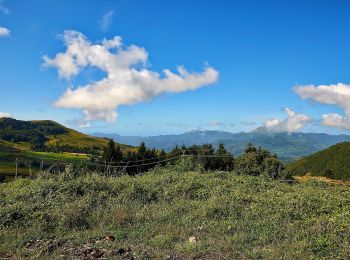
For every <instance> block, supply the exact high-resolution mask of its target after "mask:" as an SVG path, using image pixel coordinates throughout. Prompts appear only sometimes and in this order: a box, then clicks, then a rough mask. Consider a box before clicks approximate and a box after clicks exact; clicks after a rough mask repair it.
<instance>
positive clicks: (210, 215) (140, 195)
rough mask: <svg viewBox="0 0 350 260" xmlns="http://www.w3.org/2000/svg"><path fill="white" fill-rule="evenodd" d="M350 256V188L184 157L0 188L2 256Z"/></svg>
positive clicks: (45, 177)
mask: <svg viewBox="0 0 350 260" xmlns="http://www.w3.org/2000/svg"><path fill="white" fill-rule="evenodd" d="M65 256H66V257H78V258H85V259H86V258H90V259H92V258H100V257H103V258H110V259H115V258H118V257H119V258H123V259H132V257H134V258H136V259H151V258H162V259H165V258H168V259H175V258H177V259H220V258H221V259H337V258H338V259H348V258H350V189H349V188H348V187H343V186H339V185H329V184H327V183H325V182H321V181H316V180H306V181H304V182H302V183H297V182H286V181H283V180H271V179H269V178H266V177H262V176H247V175H240V174H237V173H233V172H222V171H208V172H207V171H202V170H201V169H200V168H195V167H193V165H192V166H191V165H190V166H189V165H186V164H185V163H184V162H180V163H179V164H176V165H173V166H165V167H156V168H155V169H153V170H151V171H150V172H148V173H144V174H142V175H139V176H135V177H132V176H122V177H118V178H114V177H105V176H101V175H99V174H97V173H93V172H87V171H86V170H84V169H74V167H73V166H69V167H67V169H66V171H65V172H64V173H62V174H59V175H52V174H51V175H49V174H41V175H39V176H38V177H37V178H35V179H29V178H23V179H17V180H14V181H12V182H8V183H3V184H0V257H2V258H7V257H8V258H9V257H15V258H24V257H31V258H38V257H41V258H47V259H56V258H62V257H65Z"/></svg>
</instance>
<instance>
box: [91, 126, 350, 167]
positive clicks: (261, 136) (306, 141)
mask: <svg viewBox="0 0 350 260" xmlns="http://www.w3.org/2000/svg"><path fill="white" fill-rule="evenodd" d="M92 135H93V136H98V137H107V138H113V139H114V140H115V141H116V142H118V143H122V144H128V145H133V146H137V145H139V144H140V143H141V142H145V143H146V145H147V147H150V148H156V149H164V150H165V151H170V150H171V149H173V148H174V147H175V146H176V145H178V146H181V145H183V144H184V145H186V146H190V145H193V144H196V145H201V144H205V143H210V144H212V145H214V146H218V145H219V144H220V143H223V144H225V146H226V148H227V150H229V151H230V152H231V153H233V154H234V155H235V156H237V155H238V154H239V153H241V152H242V151H243V149H244V147H245V146H246V145H247V144H248V143H253V144H254V145H257V146H262V147H264V148H266V149H268V150H270V151H272V152H274V153H276V154H277V155H278V156H279V157H280V158H281V159H283V160H285V161H291V160H294V159H297V158H300V157H303V156H307V155H310V154H313V153H315V152H318V151H320V150H323V149H326V148H328V147H329V146H331V145H334V144H337V143H340V142H345V141H350V135H329V134H325V133H301V132H298V133H288V132H273V131H269V130H268V129H266V128H264V127H259V128H257V129H255V130H253V131H251V132H239V133H230V132H225V131H215V130H204V131H201V130H193V131H189V132H186V133H183V134H178V135H175V134H172V135H158V136H122V135H118V134H103V133H94V134H92Z"/></svg>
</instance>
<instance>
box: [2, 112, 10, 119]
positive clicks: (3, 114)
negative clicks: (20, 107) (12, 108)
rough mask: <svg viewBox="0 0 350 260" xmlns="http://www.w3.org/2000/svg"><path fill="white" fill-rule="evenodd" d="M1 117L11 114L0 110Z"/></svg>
mask: <svg viewBox="0 0 350 260" xmlns="http://www.w3.org/2000/svg"><path fill="white" fill-rule="evenodd" d="M3 117H12V114H10V113H7V112H0V118H3Z"/></svg>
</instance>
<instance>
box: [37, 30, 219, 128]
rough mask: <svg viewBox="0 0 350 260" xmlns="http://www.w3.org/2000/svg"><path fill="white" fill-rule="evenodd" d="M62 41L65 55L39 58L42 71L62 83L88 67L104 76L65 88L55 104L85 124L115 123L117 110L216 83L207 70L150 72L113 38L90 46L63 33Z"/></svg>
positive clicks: (137, 53)
mask: <svg viewBox="0 0 350 260" xmlns="http://www.w3.org/2000/svg"><path fill="white" fill-rule="evenodd" d="M62 39H63V42H64V44H65V46H66V51H65V52H62V53H57V54H56V56H55V57H54V58H49V57H47V56H44V57H43V59H44V66H48V67H56V68H57V70H58V73H59V75H60V76H61V77H63V78H66V79H69V78H71V77H73V76H76V75H78V74H79V73H80V71H81V70H82V69H84V68H86V67H89V66H93V67H97V68H99V69H100V70H102V71H104V72H105V73H106V74H107V76H106V77H105V78H103V79H101V80H99V81H96V82H93V83H91V84H87V85H84V86H78V87H77V88H73V87H69V88H68V89H67V90H66V92H65V93H64V94H63V95H62V96H61V97H60V98H59V99H58V100H57V101H56V102H55V106H56V107H61V108H76V109H81V110H82V112H83V114H84V116H85V120H86V121H91V120H105V121H108V122H114V121H115V120H116V118H117V112H116V109H117V108H118V107H119V106H121V105H132V104H136V103H139V102H143V101H148V100H151V99H152V98H154V97H156V96H158V95H160V94H162V93H178V92H183V91H187V90H195V89H198V88H201V87H203V86H205V85H210V84H212V83H215V82H216V81H217V79H218V77H219V73H218V71H216V70H215V69H214V68H212V67H209V66H206V67H205V68H204V70H203V71H202V72H200V73H190V72H188V71H187V70H186V69H184V68H183V67H181V66H180V67H178V68H177V73H174V72H171V71H170V70H168V69H164V70H163V73H158V72H155V71H151V70H149V69H148V68H147V61H148V53H147V52H146V50H145V49H144V48H142V47H138V46H135V45H131V46H128V47H123V46H122V41H121V38H120V37H118V36H117V37H114V38H113V39H111V40H103V41H102V43H101V44H92V43H91V42H90V41H89V40H88V39H87V38H86V37H85V36H84V35H83V34H82V33H80V32H77V31H65V32H64V34H63V36H62Z"/></svg>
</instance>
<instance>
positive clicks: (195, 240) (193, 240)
mask: <svg viewBox="0 0 350 260" xmlns="http://www.w3.org/2000/svg"><path fill="white" fill-rule="evenodd" d="M188 242H190V243H197V238H196V237H195V236H192V237H190V239H189V240H188Z"/></svg>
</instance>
